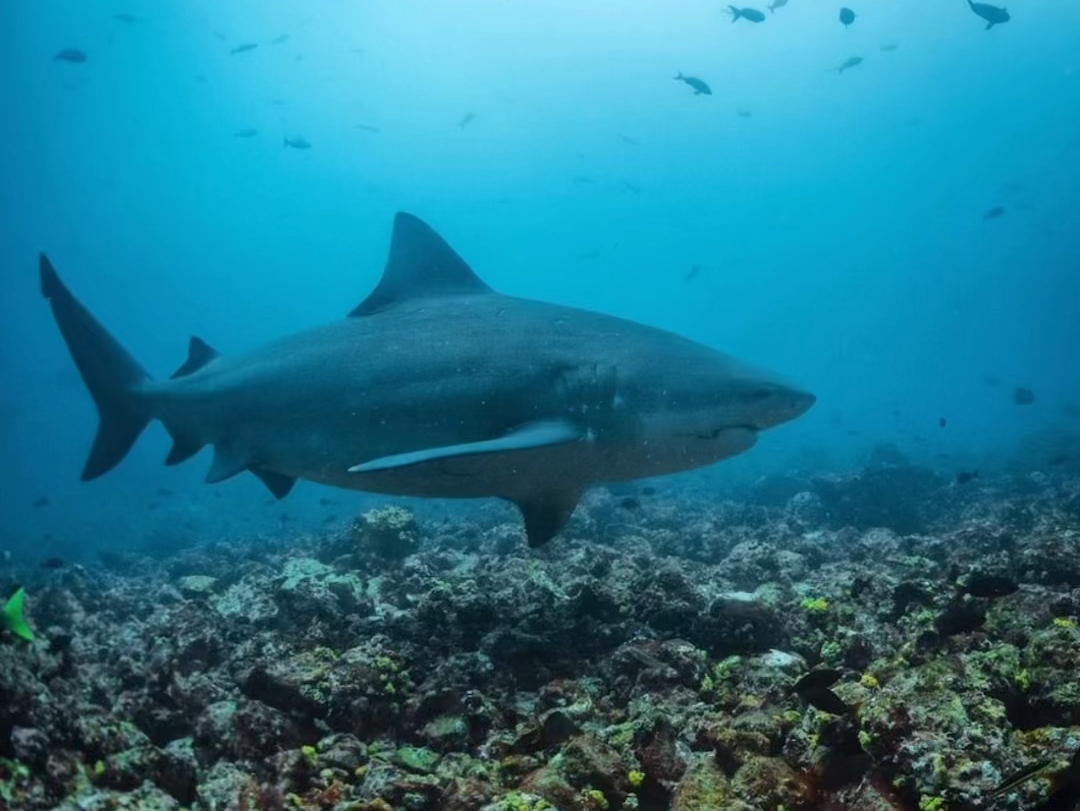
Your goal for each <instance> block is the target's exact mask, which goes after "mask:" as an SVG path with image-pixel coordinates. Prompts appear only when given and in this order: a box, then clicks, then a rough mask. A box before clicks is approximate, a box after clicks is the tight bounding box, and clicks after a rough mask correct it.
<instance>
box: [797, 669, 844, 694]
mask: <svg viewBox="0 0 1080 811" xmlns="http://www.w3.org/2000/svg"><path fill="white" fill-rule="evenodd" d="M843 675H844V673H843V671H840V670H837V669H836V668H834V667H819V668H818V669H817V670H811V671H810V672H809V673H807V674H805V675H804V676H802V677H801V678H800V679H799V680H798V681H797V682H795V684H794V685H792V689H793V690H794V691H795V692H796V693H799V694H802V693H805V692H807V691H811V690H825V689H828V688H829V687H832V686H833V685H834V684H836V683H837V682H838V681H840V677H841V676H843Z"/></svg>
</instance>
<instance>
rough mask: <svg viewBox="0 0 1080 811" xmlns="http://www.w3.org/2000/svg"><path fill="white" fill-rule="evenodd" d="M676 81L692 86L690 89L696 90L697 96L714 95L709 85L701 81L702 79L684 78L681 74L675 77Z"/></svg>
mask: <svg viewBox="0 0 1080 811" xmlns="http://www.w3.org/2000/svg"><path fill="white" fill-rule="evenodd" d="M675 81H676V82H686V83H687V84H688V85H690V87H692V88H693V89H694V95H695V96H711V95H712V89H711V88H710V87H709V86H708V85H707V84H705V82H703V81H701V79H698V78H695V77H694V76H683V75H682V73H679V74H678V75H677V76H676V77H675Z"/></svg>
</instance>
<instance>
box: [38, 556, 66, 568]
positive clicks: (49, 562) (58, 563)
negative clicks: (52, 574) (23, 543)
mask: <svg viewBox="0 0 1080 811" xmlns="http://www.w3.org/2000/svg"><path fill="white" fill-rule="evenodd" d="M65 565H66V564H65V563H64V559H63V558H61V557H56V556H55V555H54V556H53V557H50V558H45V560H43V561H41V563H39V564H38V566H40V567H41V568H42V569H63V568H64V566H65Z"/></svg>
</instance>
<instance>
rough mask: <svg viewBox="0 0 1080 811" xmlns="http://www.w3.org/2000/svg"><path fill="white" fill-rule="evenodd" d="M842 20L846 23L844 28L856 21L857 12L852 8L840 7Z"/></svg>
mask: <svg viewBox="0 0 1080 811" xmlns="http://www.w3.org/2000/svg"><path fill="white" fill-rule="evenodd" d="M840 22H842V23H843V24H844V28H847V27H848V26H849V25H851V24H852V23H853V22H855V12H854V11H852V10H851V9H850V8H842V9H840Z"/></svg>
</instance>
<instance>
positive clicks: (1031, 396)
mask: <svg viewBox="0 0 1080 811" xmlns="http://www.w3.org/2000/svg"><path fill="white" fill-rule="evenodd" d="M1013 402H1014V403H1016V404H1017V405H1031V404H1032V403H1034V402H1035V392H1033V391H1032V390H1031V389H1025V388H1024V387H1023V386H1017V387H1016V388H1015V389H1013Z"/></svg>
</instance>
